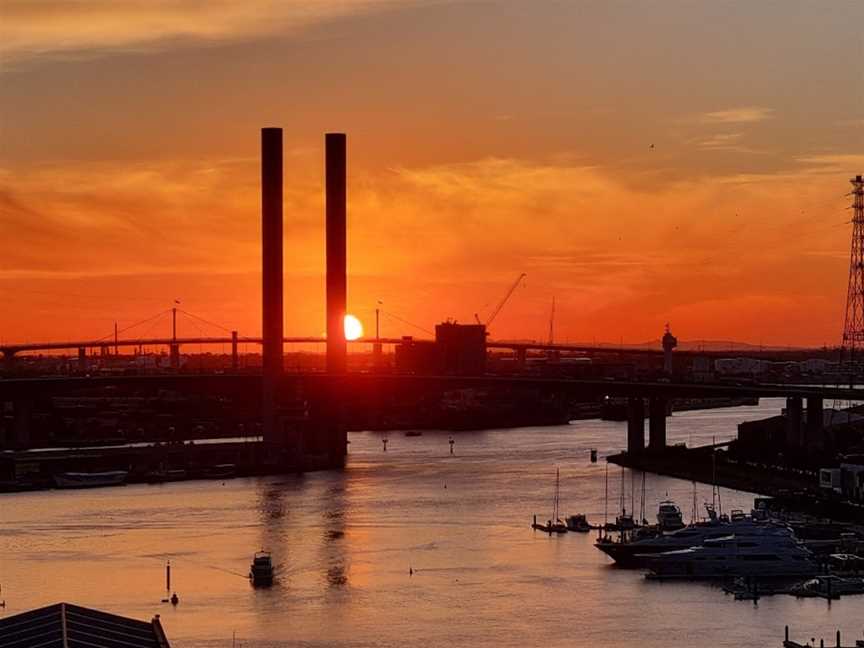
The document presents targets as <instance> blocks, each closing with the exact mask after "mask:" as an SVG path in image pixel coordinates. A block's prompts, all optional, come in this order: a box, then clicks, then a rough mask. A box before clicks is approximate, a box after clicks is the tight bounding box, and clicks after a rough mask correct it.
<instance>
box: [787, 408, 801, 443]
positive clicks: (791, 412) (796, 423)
mask: <svg viewBox="0 0 864 648" xmlns="http://www.w3.org/2000/svg"><path fill="white" fill-rule="evenodd" d="M803 414H804V407H803V404H802V401H801V397H800V396H790V397H789V398H787V399H786V445H787V446H789V447H793V446H795V447H798V446H800V445H801V422H802V419H803Z"/></svg>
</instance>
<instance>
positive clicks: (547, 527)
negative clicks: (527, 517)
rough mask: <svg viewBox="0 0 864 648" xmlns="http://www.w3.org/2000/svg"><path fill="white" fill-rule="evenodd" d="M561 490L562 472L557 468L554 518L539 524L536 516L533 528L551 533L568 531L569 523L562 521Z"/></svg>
mask: <svg viewBox="0 0 864 648" xmlns="http://www.w3.org/2000/svg"><path fill="white" fill-rule="evenodd" d="M560 491H561V474H560V470H559V469H558V468H556V469H555V497H554V498H553V499H552V519H550V520H547V521H546V524H538V523H537V516H536V515H535V516H534V523H533V524H532V525H531V528H532V529H536V530H538V531H545V532H546V533H548V534H549V535H552V534H553V533H567V525H566V524H564V522H562V521H561V517H560V513H559V511H558V504H559V499H560Z"/></svg>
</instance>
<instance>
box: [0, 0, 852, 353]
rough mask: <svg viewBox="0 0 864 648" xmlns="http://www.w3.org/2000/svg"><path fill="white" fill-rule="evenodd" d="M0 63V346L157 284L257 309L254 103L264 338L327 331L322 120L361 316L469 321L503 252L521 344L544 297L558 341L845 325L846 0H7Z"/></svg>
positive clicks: (394, 325)
mask: <svg viewBox="0 0 864 648" xmlns="http://www.w3.org/2000/svg"><path fill="white" fill-rule="evenodd" d="M0 56H2V58H0V233H2V239H3V252H2V254H0V300H2V302H3V308H2V310H0V340H2V341H4V342H12V341H25V340H30V341H33V340H52V339H53V340H56V339H61V338H80V337H97V336H100V335H105V334H107V333H109V332H110V331H111V330H112V328H113V322H114V321H115V320H118V321H119V322H120V324H121V326H123V325H124V324H128V323H131V322H133V321H137V320H139V319H142V318H144V317H147V316H148V315H152V314H154V313H156V312H158V311H160V310H163V309H165V308H168V307H170V306H171V304H172V302H173V300H174V299H175V298H179V299H181V300H182V302H183V304H184V308H186V309H187V310H189V311H190V312H193V313H196V314H198V315H201V316H203V317H205V318H207V319H208V320H211V321H215V322H218V323H220V324H223V325H225V326H230V327H232V328H237V329H239V330H240V332H241V335H256V334H258V333H260V310H261V309H260V299H261V295H260V287H259V282H260V249H259V237H260V204H259V185H258V183H259V162H258V146H259V129H260V128H261V127H262V126H281V127H282V128H284V130H285V134H284V140H285V246H286V247H285V311H286V321H285V330H286V333H287V334H289V335H294V334H296V335H319V334H321V333H322V332H323V330H324V278H323V268H324V209H323V194H322V189H323V187H322V182H323V135H324V133H325V132H326V131H344V132H347V133H348V155H349V215H348V223H349V242H348V250H349V251H348V254H349V258H348V263H349V288H348V301H349V311H350V312H352V313H354V314H356V315H357V316H358V317H359V318H360V319H361V320H362V321H363V323H364V325H365V327H366V330H367V333H369V332H371V331H373V330H374V309H375V307H376V304H377V302H378V300H380V301H382V302H383V306H382V308H384V310H385V311H388V312H391V313H393V314H395V315H398V316H399V317H400V318H403V319H405V320H408V321H410V322H414V323H416V324H419V325H421V326H423V327H425V328H432V327H433V325H434V324H435V323H436V322H438V321H441V320H443V319H445V318H448V317H449V318H456V319H458V320H460V321H466V322H468V321H473V316H474V313H475V312H476V313H479V314H480V316H481V318H482V317H483V316H484V315H488V313H489V312H490V311H491V309H492V308H494V306H495V304H496V303H497V302H498V301H499V300H500V298H501V297H502V296H503V295H504V293H505V292H506V290H507V288H508V287H509V285H510V284H511V283H512V282H513V280H514V279H515V278H516V276H517V275H518V274H519V273H521V272H525V273H527V275H528V276H527V278H526V281H525V285H524V287H520V288H519V289H518V290H517V291H516V293H515V294H514V295H513V298H512V299H511V301H510V302H509V303H508V305H507V307H506V308H505V309H504V310H503V311H502V312H501V314H500V315H499V316H498V318H497V319H496V320H495V322H494V325H493V326H492V328H491V333H492V336H493V337H495V338H535V339H544V338H545V337H546V336H547V335H548V320H549V312H550V306H551V301H552V298H553V297H554V298H555V300H556V316H555V331H556V338H558V339H560V340H574V341H575V340H579V341H591V340H597V341H598V342H600V341H603V342H618V341H619V340H621V339H623V340H624V341H625V342H629V343H638V342H644V341H647V340H652V339H657V338H659V337H660V335H662V329H663V325H664V324H665V323H666V322H670V323H671V325H672V329H673V331H674V332H675V333H676V335H677V336H678V337H679V339H681V340H696V339H707V340H712V339H714V340H735V341H740V342H749V343H753V344H759V343H764V344H766V345H769V344H770V345H797V346H803V345H820V346H821V345H822V344H826V343H827V344H839V342H840V337H841V334H842V329H843V313H844V306H845V299H846V280H847V271H848V260H849V241H850V233H851V225H849V224H848V221H849V218H850V212H849V210H848V209H847V207H848V205H849V204H850V199H849V197H848V196H846V194H847V193H848V191H849V189H850V185H849V182H848V180H849V178H850V177H852V176H853V175H855V174H859V173H864V66H862V61H864V3H862V2H860V0H848V1H843V0H839V1H835V2H830V3H817V2H794V1H784V2H779V1H778V2H767V1H766V2H760V3H750V2H743V1H741V2H724V3H708V2H703V3H693V2H674V1H672V2H660V1H657V2H650V1H646V2H614V1H611V2H577V1H573V2H530V3H529V2H494V1H493V2H448V1H444V0H441V1H422V0H417V1H413V0H403V1H396V0H390V1H386V0H377V1H376V0H368V1H356V2H336V1H331V0H320V1H310V2H277V1H275V0H248V1H246V2H239V1H229V0H214V1H212V2H182V1H179V0H177V1H174V0H164V1H162V2H147V1H144V0H130V1H128V2H126V1H121V0H117V1H116V2H106V1H104V0H81V1H78V2H63V1H60V0H30V1H26V2H23V1H15V0H12V1H9V0H7V1H6V2H4V3H3V4H2V6H0ZM155 333H157V334H161V333H167V331H162V332H155ZM189 333H190V334H191V333H192V331H189ZM403 333H404V334H420V333H419V331H417V330H416V329H411V328H410V327H408V326H407V325H404V324H402V323H400V322H399V321H397V320H395V319H389V318H385V319H384V320H382V334H383V335H388V336H389V335H396V334H403Z"/></svg>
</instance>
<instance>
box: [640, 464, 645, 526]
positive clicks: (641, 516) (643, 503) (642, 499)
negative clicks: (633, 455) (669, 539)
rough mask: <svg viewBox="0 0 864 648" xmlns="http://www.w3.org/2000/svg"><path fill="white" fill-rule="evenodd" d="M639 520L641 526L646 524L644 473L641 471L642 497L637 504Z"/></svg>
mask: <svg viewBox="0 0 864 648" xmlns="http://www.w3.org/2000/svg"><path fill="white" fill-rule="evenodd" d="M639 518H640V519H641V520H642V524H647V521H646V520H645V471H644V470H643V471H642V497H641V500H640V503H639Z"/></svg>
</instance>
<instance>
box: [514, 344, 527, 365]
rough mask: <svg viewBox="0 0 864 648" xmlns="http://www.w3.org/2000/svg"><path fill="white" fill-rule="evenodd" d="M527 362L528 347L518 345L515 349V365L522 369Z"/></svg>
mask: <svg viewBox="0 0 864 648" xmlns="http://www.w3.org/2000/svg"><path fill="white" fill-rule="evenodd" d="M527 363H528V349H526V348H525V347H519V348H518V349H516V366H517V367H519V368H520V369H524V368H525V365H526V364H527Z"/></svg>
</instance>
